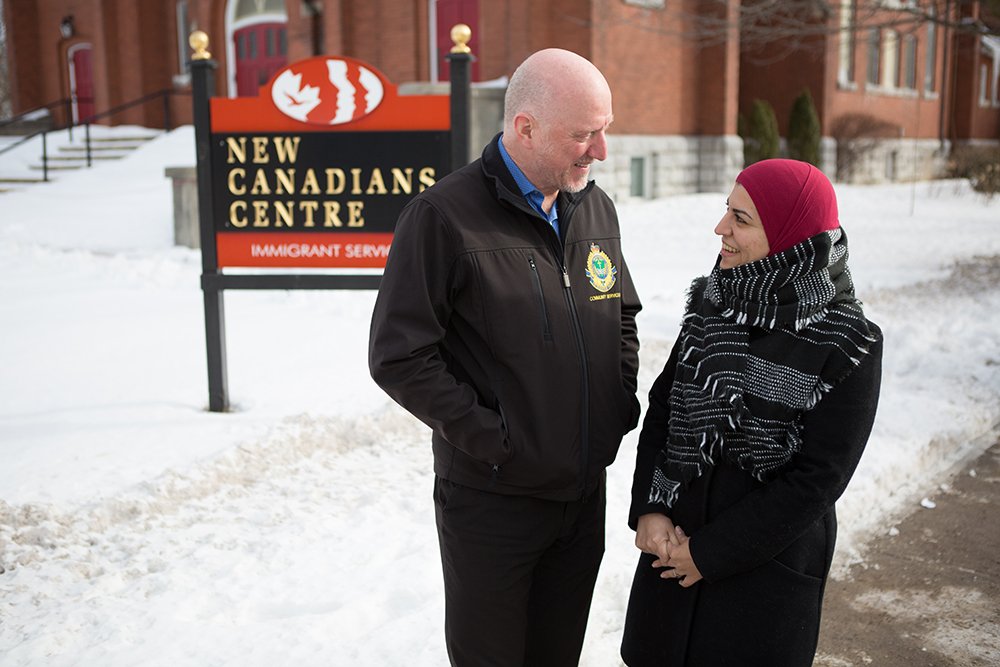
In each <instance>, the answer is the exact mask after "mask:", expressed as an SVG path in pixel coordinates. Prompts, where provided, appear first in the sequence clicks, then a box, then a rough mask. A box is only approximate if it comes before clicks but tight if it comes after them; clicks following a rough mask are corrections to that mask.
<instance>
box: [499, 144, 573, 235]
mask: <svg viewBox="0 0 1000 667" xmlns="http://www.w3.org/2000/svg"><path fill="white" fill-rule="evenodd" d="M497 144H499V147H500V155H501V157H503V161H504V164H506V165H507V169H508V170H510V175H511V176H513V177H514V182H515V183H517V187H518V188H519V189H520V190H521V194H522V195H524V198H525V200H527V202H528V204H530V205H531V208H533V209H535V210H536V211H538V213H539V214H540V215H541V216H542V217H543V218H545V219H546V220H548V222H549V224H550V225H552V229H554V230H555V231H556V236H559V213H558V211H557V210H556V202H552V208H551V209H549V212H548V213H546V212H545V210H544V209H543V208H542V202H543V201H544V200H545V195H543V194H542V193H541V192H539V190H538V188H536V187H535V186H534V185H532V184H531V181H529V180H528V177H527V176H525V175H524V172H523V171H521V169H520V167H518V166H517V165H516V164H514V160H513V159H511V157H510V154H508V153H507V149H506V148H504V145H503V135H501V136H500V138H499V139H497Z"/></svg>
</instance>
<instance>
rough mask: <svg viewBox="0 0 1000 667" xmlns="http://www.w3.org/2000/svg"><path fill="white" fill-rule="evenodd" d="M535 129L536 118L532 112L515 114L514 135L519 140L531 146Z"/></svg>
mask: <svg viewBox="0 0 1000 667" xmlns="http://www.w3.org/2000/svg"><path fill="white" fill-rule="evenodd" d="M535 131H536V127H535V119H534V117H533V116H532V115H531V114H529V113H527V112H524V111H522V112H520V113H519V114H517V115H516V116H514V135H515V136H516V137H517V140H518V141H519V142H521V143H523V144H525V145H528V146H530V145H531V141H532V139H533V138H534V135H535Z"/></svg>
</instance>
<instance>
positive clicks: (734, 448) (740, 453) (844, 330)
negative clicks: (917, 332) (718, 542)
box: [649, 228, 877, 507]
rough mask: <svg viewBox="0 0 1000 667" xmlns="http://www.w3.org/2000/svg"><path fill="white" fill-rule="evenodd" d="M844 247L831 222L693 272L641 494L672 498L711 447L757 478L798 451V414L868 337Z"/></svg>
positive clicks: (837, 377) (862, 350)
mask: <svg viewBox="0 0 1000 667" xmlns="http://www.w3.org/2000/svg"><path fill="white" fill-rule="evenodd" d="M847 254H848V253H847V236H846V235H845V234H844V233H843V231H842V230H841V229H839V228H838V229H834V230H831V231H828V232H823V233H821V234H817V235H816V236H813V237H812V238H809V239H806V240H805V241H802V242H801V243H799V244H798V245H795V246H792V247H791V248H789V249H788V250H785V251H784V252H781V253H778V254H775V255H771V256H769V257H765V258H763V259H760V260H756V261H753V262H748V263H747V264H743V265H740V266H737V267H734V268H732V269H721V268H719V265H718V262H717V263H716V266H715V269H714V270H713V271H712V273H711V274H710V275H709V276H707V277H701V278H698V279H697V280H695V281H694V283H693V284H692V286H691V291H690V293H689V296H688V307H687V312H686V314H685V316H684V321H683V324H682V325H681V348H680V351H679V356H678V363H677V370H676V373H675V375H674V381H673V385H672V387H671V391H670V418H669V422H668V424H669V436H668V441H667V442H666V443H664V448H663V449H662V450H661V452H660V453H659V455H658V456H657V459H656V469H655V470H654V474H653V483H652V487H651V488H650V494H649V502H650V503H663V504H665V505H666V506H667V507H672V506H673V505H674V502H675V501H676V499H677V495H678V493H679V492H680V491H681V490H682V489H683V488H684V487H686V486H687V484H688V483H689V482H690V481H691V480H693V479H695V478H696V477H699V476H700V475H701V474H702V473H703V472H704V471H705V469H706V467H707V466H714V465H715V464H716V462H717V461H718V460H719V457H720V456H725V457H726V458H727V460H729V461H731V462H733V463H735V464H736V465H738V466H739V467H740V468H742V469H743V470H746V471H747V472H748V473H750V474H751V475H753V476H754V477H756V478H757V479H759V480H761V481H765V480H767V479H768V478H769V477H770V476H771V475H772V474H773V473H774V472H775V471H777V470H778V469H780V468H781V467H782V466H783V465H784V464H785V463H787V462H788V460H789V459H791V457H792V455H793V454H795V452H797V451H799V450H800V448H801V445H802V438H801V434H800V432H801V416H802V413H803V412H805V411H806V410H809V409H811V408H813V407H814V406H815V405H816V404H817V403H818V402H819V401H820V399H821V398H822V397H823V395H824V394H825V393H826V392H828V391H829V390H830V389H832V388H833V387H834V386H835V385H836V384H837V383H838V382H840V381H841V380H842V379H844V378H845V377H846V376H847V375H848V374H850V372H851V371H852V370H853V369H854V368H855V367H856V366H857V365H858V364H859V363H861V359H862V358H863V356H864V355H865V354H867V352H868V349H869V347H870V346H871V344H872V343H873V342H874V341H875V340H877V339H876V337H875V332H874V331H873V330H872V328H871V327H870V325H869V322H868V320H867V319H865V316H864V312H863V311H862V308H861V304H860V303H859V302H858V301H857V299H856V298H855V296H854V284H853V283H852V281H851V273H850V271H849V270H848V268H847ZM754 329H756V330H754Z"/></svg>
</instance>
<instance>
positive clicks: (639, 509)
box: [622, 325, 882, 667]
mask: <svg viewBox="0 0 1000 667" xmlns="http://www.w3.org/2000/svg"><path fill="white" fill-rule="evenodd" d="M872 327H873V332H874V333H876V334H877V335H878V337H879V341H878V342H877V343H874V344H873V345H872V346H871V349H870V350H869V354H868V355H867V356H866V357H865V358H864V359H863V360H862V362H861V364H860V365H859V366H858V367H857V368H856V369H855V370H854V371H853V372H852V373H851V374H850V375H849V376H848V377H847V378H846V379H845V380H843V381H842V382H841V383H840V384H838V385H837V386H836V387H834V388H833V390H831V391H830V393H828V394H827V395H826V396H825V397H824V398H823V399H822V400H821V401H820V402H819V403H818V404H817V405H816V407H815V408H813V409H812V410H810V411H807V412H805V413H804V414H803V416H802V425H803V431H802V438H803V445H802V450H801V451H800V452H798V453H797V454H795V455H794V456H793V457H792V459H791V460H790V461H789V463H788V464H786V466H785V467H784V468H783V469H782V470H781V471H780V472H779V473H778V475H777V476H776V477H774V478H773V479H771V480H770V481H769V482H767V483H762V482H759V481H757V480H756V479H754V478H753V477H751V476H750V475H749V474H748V473H747V472H745V471H743V470H742V469H740V468H739V467H737V466H735V465H734V464H732V463H729V462H727V461H721V462H720V463H719V465H717V466H715V467H713V468H709V469H708V471H707V472H706V473H705V474H704V475H702V476H701V477H699V478H697V479H695V480H694V481H693V482H692V483H691V485H690V487H689V488H688V489H687V490H685V491H683V492H682V493H681V495H680V496H679V497H678V499H677V501H676V503H675V505H674V507H673V508H672V509H671V510H669V511H666V508H664V506H663V505H650V504H649V503H648V494H649V488H650V480H651V476H652V471H653V460H654V457H655V455H656V452H657V451H659V449H660V448H661V446H662V445H663V443H664V442H665V441H666V437H667V423H668V419H669V391H670V385H671V382H672V379H673V377H674V367H675V365H676V361H677V358H676V355H677V349H678V347H679V346H675V347H674V352H673V353H672V354H671V357H670V359H669V360H668V362H667V365H666V367H665V368H664V370H663V372H662V373H661V374H660V376H659V377H658V378H657V380H656V382H654V384H653V387H652V390H651V391H650V396H649V410H648V412H647V414H646V418H645V420H644V422H643V427H642V432H641V434H640V436H639V445H638V452H637V457H636V471H635V477H634V482H633V488H632V507H631V510H630V516H629V523H630V525H631V526H632V528H633V529H634V528H635V527H636V522H637V520H638V517H639V516H640V515H642V514H647V513H650V512H663V513H665V514H668V516H670V517H671V519H672V520H673V521H674V523H675V524H676V525H679V526H680V527H681V528H683V529H684V531H685V532H686V533H687V534H688V535H689V536H691V542H690V549H691V555H692V558H693V559H694V562H695V565H697V567H698V570H699V571H700V572H701V573H702V575H703V576H704V579H703V580H701V581H699V582H698V583H696V584H694V585H693V586H691V587H690V588H682V587H681V586H680V585H679V584H678V583H677V582H676V581H675V580H672V579H660V578H659V571H658V570H654V569H653V568H652V567H650V564H651V563H652V561H653V560H654V559H655V557H654V556H651V555H648V554H643V555H642V556H641V557H640V559H639V564H638V566H637V568H636V573H635V578H634V581H633V584H632V592H631V597H630V599H629V607H628V612H627V617H626V624H625V632H624V638H623V642H622V656H623V657H624V659H625V661H626V663H627V664H628V665H630V667H645V666H647V665H648V666H650V667H652V666H656V667H667V666H669V667H682V666H686V667H722V666H725V665H733V666H738V667H754V666H758V665H759V666H761V667H798V666H806V665H811V664H812V661H813V657H814V655H815V651H816V643H817V639H818V635H819V621H820V611H821V609H822V604H823V589H824V586H825V583H826V578H827V575H828V573H829V570H830V564H831V561H832V558H833V550H834V542H835V540H836V532H837V521H836V513H835V511H834V503H835V501H836V500H837V498H839V497H840V495H841V494H842V493H843V491H844V489H845V488H846V486H847V483H848V481H850V479H851V476H852V475H853V474H854V470H855V468H856V467H857V464H858V461H859V460H860V458H861V454H862V452H863V450H864V447H865V444H866V442H867V440H868V436H869V434H870V432H871V429H872V424H873V422H874V419H875V408H876V405H877V403H878V395H879V387H880V383H881V375H882V342H881V332H880V331H879V330H878V327H876V326H875V325H872ZM752 335H754V334H752ZM756 335H766V334H761V333H759V332H758V333H757V334H756Z"/></svg>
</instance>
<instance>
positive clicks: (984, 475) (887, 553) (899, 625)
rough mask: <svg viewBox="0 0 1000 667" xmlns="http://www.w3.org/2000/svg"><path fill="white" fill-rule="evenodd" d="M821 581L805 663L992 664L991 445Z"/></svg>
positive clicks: (999, 537)
mask: <svg viewBox="0 0 1000 667" xmlns="http://www.w3.org/2000/svg"><path fill="white" fill-rule="evenodd" d="M933 501H934V503H936V506H935V507H934V508H932V509H928V508H918V509H917V511H915V512H913V513H912V514H911V515H910V516H908V517H906V518H905V519H904V520H902V521H901V522H899V523H898V524H896V529H898V534H897V533H896V531H895V530H894V531H892V533H894V534H892V535H888V534H886V535H882V536H879V537H877V538H875V539H874V540H873V541H871V542H870V543H869V545H868V549H867V556H866V562H865V565H864V566H856V567H854V568H853V569H852V570H851V573H850V576H849V577H848V578H847V579H845V580H843V581H834V580H831V581H830V582H829V583H828V584H827V593H826V602H825V604H824V608H823V625H822V630H821V632H820V639H819V651H818V653H817V655H816V661H815V663H814V665H815V667H861V666H863V665H875V666H876V667H996V666H997V665H1000V443H997V444H996V445H994V446H993V447H991V448H990V449H989V450H987V451H986V452H985V453H984V454H983V455H982V456H980V457H979V458H978V459H977V460H976V461H974V462H973V463H971V464H970V465H968V466H967V467H966V468H965V469H964V470H963V471H962V472H960V473H959V474H958V475H957V476H956V477H955V478H954V479H953V480H951V482H950V485H948V486H945V487H944V490H942V491H940V492H939V493H937V494H935V495H934V497H933Z"/></svg>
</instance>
